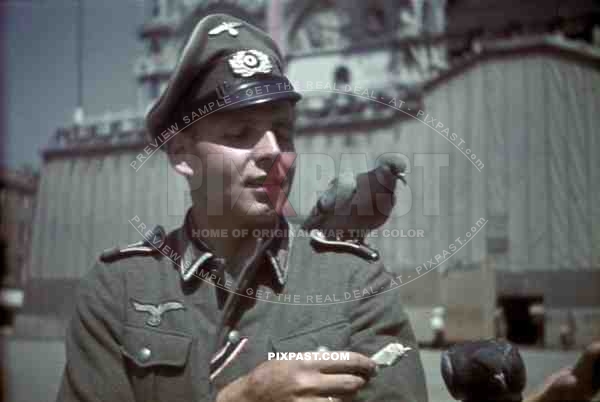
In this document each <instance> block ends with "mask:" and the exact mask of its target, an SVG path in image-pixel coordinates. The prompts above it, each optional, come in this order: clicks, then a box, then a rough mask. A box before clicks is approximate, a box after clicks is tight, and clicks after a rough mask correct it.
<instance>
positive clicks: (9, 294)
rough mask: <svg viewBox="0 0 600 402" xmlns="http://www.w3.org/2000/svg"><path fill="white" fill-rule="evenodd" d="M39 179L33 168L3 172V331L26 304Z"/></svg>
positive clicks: (0, 296)
mask: <svg viewBox="0 0 600 402" xmlns="http://www.w3.org/2000/svg"><path fill="white" fill-rule="evenodd" d="M38 180H39V176H38V174H37V173H36V172H34V171H32V170H31V169H21V170H8V169H2V170H1V171H0V211H1V217H0V242H2V244H1V245H0V247H1V248H2V257H1V261H2V271H1V273H0V309H1V310H2V313H3V314H1V316H2V318H0V328H3V329H4V328H9V327H11V326H12V324H13V318H14V315H15V313H16V312H17V311H18V310H19V309H20V308H21V307H22V304H23V288H24V286H25V283H26V282H27V278H28V273H27V271H26V270H25V267H26V262H27V260H28V258H29V252H30V249H31V233H32V229H33V228H32V224H33V216H34V211H35V204H36V194H37V186H38Z"/></svg>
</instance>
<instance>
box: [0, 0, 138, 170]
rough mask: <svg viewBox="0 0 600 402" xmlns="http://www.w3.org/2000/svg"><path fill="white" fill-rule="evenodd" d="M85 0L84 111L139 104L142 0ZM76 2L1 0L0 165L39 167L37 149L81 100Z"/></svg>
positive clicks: (67, 119)
mask: <svg viewBox="0 0 600 402" xmlns="http://www.w3.org/2000/svg"><path fill="white" fill-rule="evenodd" d="M82 1H83V20H84V29H83V36H84V42H83V60H84V62H83V82H84V84H83V107H84V110H85V114H86V115H99V114H103V113H105V112H106V111H119V110H122V109H124V108H133V107H135V105H136V103H137V100H136V90H137V86H136V80H135V78H134V75H133V65H134V61H135V59H136V58H137V57H138V56H139V55H141V54H142V53H143V48H144V46H143V42H142V41H141V40H140V39H139V36H138V29H139V27H140V25H141V24H142V22H143V19H144V18H143V17H144V14H143V0H102V1H94V0H82ZM76 17H77V1H76V0H52V1H50V0H12V1H1V0H0V18H1V20H0V63H1V64H0V67H1V68H0V92H1V93H2V97H1V103H0V133H1V137H0V138H1V141H2V151H3V152H2V153H3V155H2V157H1V158H2V160H1V164H2V166H3V167H9V168H18V167H20V166H21V165H23V164H25V163H29V164H31V165H33V166H34V167H35V168H39V167H40V164H41V157H40V150H41V149H43V148H44V147H46V145H47V144H48V143H49V141H50V139H51V137H52V136H53V134H54V133H55V131H56V129H57V128H58V127H61V126H64V125H66V124H71V123H72V121H73V112H74V109H75V106H76V103H77V74H76V72H77V64H76V43H77V42H76V31H77V30H76Z"/></svg>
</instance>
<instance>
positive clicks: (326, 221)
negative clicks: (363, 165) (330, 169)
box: [302, 154, 406, 242]
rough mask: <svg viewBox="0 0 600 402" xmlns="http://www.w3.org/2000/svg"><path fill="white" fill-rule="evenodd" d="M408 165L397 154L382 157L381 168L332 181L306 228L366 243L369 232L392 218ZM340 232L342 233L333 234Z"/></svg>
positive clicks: (327, 235) (308, 219) (312, 211)
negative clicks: (397, 192)
mask: <svg viewBox="0 0 600 402" xmlns="http://www.w3.org/2000/svg"><path fill="white" fill-rule="evenodd" d="M405 172H406V164H405V162H404V161H402V160H401V159H400V158H399V157H397V156H396V155H391V154H390V155H387V156H384V157H382V158H380V159H379V160H378V163H377V167H376V168H375V169H373V170H370V171H368V172H364V173H361V174H358V175H356V177H355V176H354V175H353V174H352V173H344V174H342V175H340V177H339V178H336V179H334V180H332V181H331V182H330V184H329V187H328V188H327V190H326V191H325V192H324V193H323V194H322V195H321V196H320V197H319V199H318V201H317V204H316V205H315V206H314V207H313V209H312V210H311V211H310V214H309V217H308V218H307V219H306V220H305V222H304V223H303V225H302V228H303V229H304V230H307V231H311V230H313V229H319V230H321V231H322V232H323V233H325V236H326V237H329V238H331V237H336V238H338V240H353V241H359V242H362V240H363V239H364V237H365V235H366V234H367V233H368V232H370V231H372V230H373V229H376V228H378V227H380V226H381V225H383V224H384V223H385V222H386V221H387V220H388V218H389V216H390V213H391V211H392V209H393V208H394V205H395V204H396V197H395V195H394V191H395V190H396V182H397V180H398V179H400V180H402V181H403V182H404V183H405V184H406V179H405V175H406V173H405ZM332 233H338V234H340V233H341V234H342V235H341V236H337V235H335V236H330V235H329V234H332Z"/></svg>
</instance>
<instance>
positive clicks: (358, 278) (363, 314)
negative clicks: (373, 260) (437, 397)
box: [349, 265, 428, 402]
mask: <svg viewBox="0 0 600 402" xmlns="http://www.w3.org/2000/svg"><path fill="white" fill-rule="evenodd" d="M392 279H393V277H392V276H391V274H390V273H389V272H388V271H386V270H385V269H384V267H383V266H382V265H369V266H365V267H361V268H360V270H359V271H357V273H356V274H355V276H354V279H353V280H352V281H351V282H352V291H353V292H355V291H356V290H358V291H360V294H364V295H365V297H363V298H361V299H359V300H357V301H355V302H352V303H350V312H349V316H350V322H351V327H352V337H351V350H352V351H355V352H358V353H362V354H365V355H367V356H371V355H373V354H374V353H375V352H376V351H378V350H380V349H381V348H383V347H385V346H386V345H387V344H389V343H401V344H403V345H404V346H409V347H411V348H412V350H410V351H408V352H407V354H406V355H404V356H403V357H402V358H400V359H399V360H398V361H397V362H396V364H395V365H393V366H391V367H385V368H382V369H381V370H380V371H379V373H378V375H377V376H375V377H373V378H371V380H370V381H369V383H368V385H367V386H365V388H363V389H362V390H361V391H360V392H359V393H358V394H357V398H356V401H370V402H375V401H379V402H384V401H385V402H395V401H403V402H427V400H428V398H427V388H426V384H425V373H424V371H423V366H422V364H421V358H420V356H419V349H418V345H417V342H416V339H415V336H414V333H413V330H412V327H411V325H410V322H409V320H408V316H407V315H406V313H405V312H404V309H403V308H402V306H401V304H400V295H399V290H398V289H397V287H396V285H395V284H394V283H395V282H391V281H392ZM390 284H393V286H392V287H396V288H395V289H392V290H388V289H389V288H390ZM386 290H387V292H386ZM375 292H377V294H375ZM368 294H370V295H373V296H372V297H368V296H367V295H368Z"/></svg>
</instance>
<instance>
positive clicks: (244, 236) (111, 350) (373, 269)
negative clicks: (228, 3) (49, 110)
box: [58, 14, 427, 402]
mask: <svg viewBox="0 0 600 402" xmlns="http://www.w3.org/2000/svg"><path fill="white" fill-rule="evenodd" d="M299 99H300V95H299V94H298V93H296V92H295V91H294V89H293V87H292V86H291V84H290V82H289V81H288V80H287V78H286V77H285V76H284V75H283V64H282V57H281V54H280V52H279V50H278V49H277V47H276V45H275V43H274V42H273V41H272V40H271V38H269V36H268V35H267V34H266V33H265V32H263V31H261V30H260V29H258V28H256V27H254V26H252V25H250V24H248V23H247V22H245V21H242V20H239V19H237V18H234V17H232V16H228V15H223V14H217V15H209V16H207V17H205V18H203V19H202V20H201V21H200V22H199V23H198V25H197V26H196V28H195V29H194V31H193V32H192V34H191V36H190V38H189V39H188V41H187V43H186V46H185V47H184V48H183V50H182V54H181V56H180V58H179V60H178V64H177V66H176V68H175V71H174V73H173V75H172V77H171V80H170V82H169V86H168V87H167V89H166V90H165V92H164V93H163V94H162V96H161V97H160V98H159V99H158V100H157V102H156V103H155V104H154V105H153V107H152V108H151V109H150V111H149V112H148V114H147V116H146V123H147V128H148V132H149V135H150V136H151V141H156V142H158V143H164V145H163V148H166V151H167V153H168V158H169V161H170V163H171V164H172V166H173V167H174V169H175V171H176V172H177V173H178V174H181V175H182V176H184V177H185V178H186V179H187V180H188V182H189V184H190V188H191V190H192V191H191V194H192V207H191V208H190V209H189V211H188V213H187V215H186V217H185V221H184V222H183V225H182V226H181V227H180V228H179V229H176V230H174V231H173V232H171V233H169V234H167V235H165V236H163V235H162V233H163V232H161V230H156V231H154V233H153V234H151V236H150V237H149V238H147V240H146V241H145V242H143V243H142V244H141V245H140V244H137V245H134V246H132V247H126V248H124V249H121V250H118V252H117V253H116V254H115V253H113V254H112V256H111V255H109V254H106V255H105V256H104V257H105V258H103V259H104V260H105V261H108V260H111V261H114V262H113V263H110V264H108V263H102V262H99V263H98V264H96V266H95V267H94V268H93V269H92V271H91V272H90V273H89V275H88V276H87V277H86V278H85V279H84V280H83V281H82V285H81V287H80V292H79V297H78V300H77V303H76V313H75V316H74V317H73V320H72V322H71V324H70V327H69V330H68V334H67V339H66V351H67V365H66V368H65V372H64V375H63V381H62V384H61V388H60V391H59V396H58V400H59V401H115V402H116V401H153V402H154V401H156V402H157V401H169V402H175V401H186V402H187V401H211V402H213V401H219V402H226V401H278V402H279V401H280V402H283V401H300V400H301V401H342V400H356V401H362V400H369V401H419V402H421V401H427V391H426V387H425V378H424V372H423V369H422V365H421V361H420V358H419V354H418V348H417V344H416V341H415V337H414V335H413V331H412V329H411V326H410V323H409V320H408V318H407V316H406V314H405V313H404V311H403V310H402V308H401V306H400V305H399V303H398V294H397V293H396V292H385V293H384V292H383V290H385V289H387V288H388V287H389V284H390V283H391V282H390V281H391V279H392V277H391V275H390V274H389V273H388V272H387V271H386V270H385V269H384V267H383V266H382V265H381V264H379V263H371V264H370V263H368V262H367V261H365V260H362V259H361V258H359V257H357V256H355V255H351V254H347V253H343V252H335V250H334V251H327V252H322V253H319V252H317V251H316V250H314V249H313V248H312V247H311V245H310V241H309V238H308V237H294V236H291V235H290V233H292V232H293V230H292V229H293V227H292V226H290V224H289V223H288V222H287V220H286V218H285V215H286V214H287V213H290V210H291V209H290V207H291V206H290V205H289V203H287V202H286V200H287V199H286V196H287V194H288V193H289V190H290V187H291V184H292V180H293V177H294V171H293V170H294V166H293V164H292V161H291V159H293V155H294V154H293V152H294V137H293V120H294V104H295V103H296V101H298V100H299ZM174 124H177V125H178V127H179V129H181V128H182V127H186V128H185V130H183V131H182V132H179V133H177V134H175V135H172V136H169V131H168V130H166V128H167V127H172V126H173V125H174ZM167 137H168V138H167ZM232 164H233V165H235V168H233V169H232ZM216 179H218V180H217V182H218V185H213V186H211V185H210V183H211V180H213V181H212V183H214V182H215V180H216ZM200 182H201V183H208V185H206V184H204V185H198V183H200ZM233 201H235V202H233ZM229 206H231V208H229ZM202 229H209V230H210V231H212V230H215V229H218V230H220V231H219V232H218V233H224V235H223V236H218V237H203V236H202V233H203V230H202ZM273 229H280V230H273ZM209 233H210V232H209ZM213 233H214V232H213ZM257 233H259V234H260V236H259V237H258V235H257ZM154 238H157V239H158V240H157V241H155V240H154ZM109 257H110V258H109ZM348 296H349V297H348ZM328 298H329V301H332V302H328V303H324V301H327V300H328ZM396 343H401V344H402V345H404V348H400V349H401V350H405V351H406V350H408V352H406V355H405V356H404V357H402V358H401V359H399V360H398V361H397V362H396V363H395V364H393V365H391V366H389V367H384V368H381V369H378V370H376V366H375V362H374V361H373V360H372V359H370V358H369V357H368V356H372V355H373V354H374V353H375V352H377V351H380V350H381V349H382V348H384V347H386V346H388V345H390V344H396ZM408 348H412V349H411V350H409V349H408ZM336 351H341V352H348V357H349V359H348V360H333V358H334V357H335V355H334V354H333V352H336ZM305 352H306V353H305ZM277 353H278V354H277ZM292 353H293V354H294V355H293V354H292ZM274 356H275V357H277V356H278V357H280V358H282V359H279V360H275V359H272V357H274ZM292 356H293V358H292ZM283 358H285V360H283ZM290 358H292V359H291V360H290ZM300 359H301V360H300Z"/></svg>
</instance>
